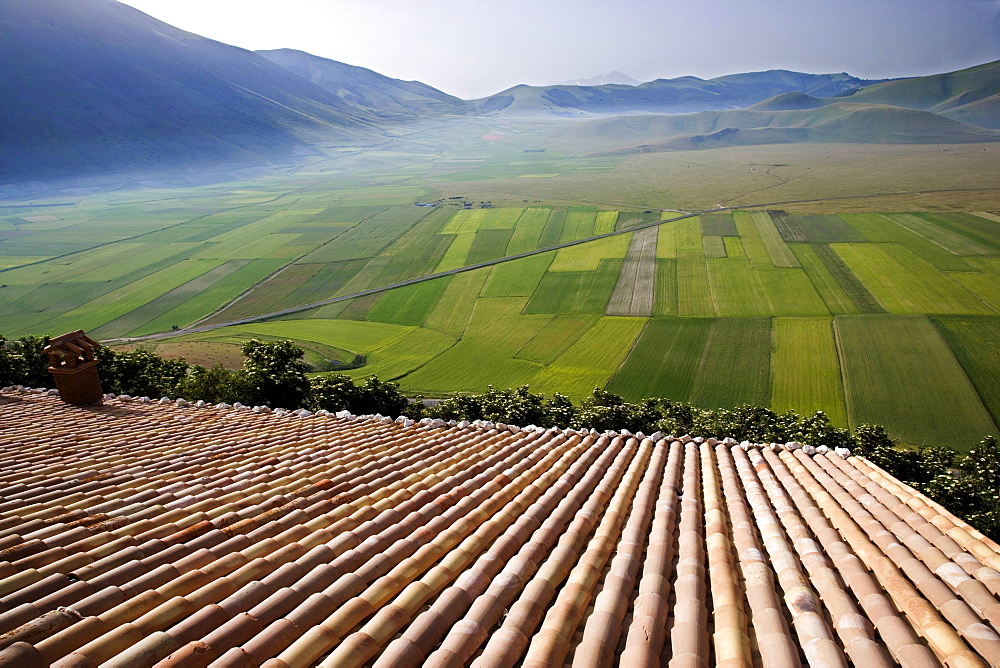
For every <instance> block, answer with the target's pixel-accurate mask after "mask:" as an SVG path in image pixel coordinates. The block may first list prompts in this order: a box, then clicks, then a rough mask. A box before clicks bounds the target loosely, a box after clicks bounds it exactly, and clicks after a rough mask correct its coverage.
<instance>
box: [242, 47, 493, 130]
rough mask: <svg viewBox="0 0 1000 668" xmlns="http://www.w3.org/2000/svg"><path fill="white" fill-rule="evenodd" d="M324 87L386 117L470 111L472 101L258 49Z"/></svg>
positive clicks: (288, 51)
mask: <svg viewBox="0 0 1000 668" xmlns="http://www.w3.org/2000/svg"><path fill="white" fill-rule="evenodd" d="M256 53H257V54H258V55H261V56H263V57H264V58H267V59H268V60H270V61H271V62H273V63H275V64H277V65H280V66H282V67H284V68H285V69H287V70H289V71H291V72H294V73H295V74H297V75H299V76H300V77H302V78H303V79H307V80H309V81H311V82H312V83H314V84H316V85H317V86H319V87H320V88H323V89H324V90H327V91H329V92H331V93H333V94H334V95H336V96H338V97H340V98H341V99H343V100H345V101H346V102H349V103H352V104H356V105H358V106H360V107H363V108H365V109H368V110H370V111H372V112H373V113H376V114H379V115H381V116H384V117H386V118H393V117H395V118H400V119H409V118H414V117H417V116H420V115H423V114H427V113H435V114H468V113H472V112H474V111H475V107H474V105H473V104H472V103H470V102H466V101H464V100H460V99H459V98H457V97H454V96H452V95H448V94H447V93H443V92H441V91H439V90H438V89H436V88H433V87H431V86H428V85H427V84H424V83H420V82H419V81H402V80H400V79H393V78H391V77H387V76H385V75H383V74H379V73H378V72H373V71H372V70H369V69H366V68H364V67H357V66H354V65H347V64H346V63H340V62H337V61H335V60H329V59H327V58H320V57H319V56H314V55H312V54H309V53H305V52H304V51H296V50H295V49H275V50H271V51H257V52H256Z"/></svg>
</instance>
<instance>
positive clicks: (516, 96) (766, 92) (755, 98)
mask: <svg viewBox="0 0 1000 668" xmlns="http://www.w3.org/2000/svg"><path fill="white" fill-rule="evenodd" d="M871 83H873V82H872V81H870V80H864V79H858V78H856V77H852V76H850V75H849V74H843V73H841V74H803V73H801V72H790V71H788V70H768V71H766V72H748V73H744V74H732V75H728V76H723V77H717V78H715V79H708V80H705V79H699V78H698V77H679V78H676V79H656V80H655V81H648V82H646V83H643V84H639V85H638V86H626V85H620V84H607V85H601V86H567V85H559V86H528V85H523V84H522V85H519V86H514V87H513V88H509V89H507V90H505V91H502V92H500V93H497V94H496V95H492V96H490V97H487V98H483V99H481V100H476V101H475V102H476V103H477V104H478V105H479V107H481V108H482V109H484V110H486V111H495V112H499V113H501V114H503V115H506V116H520V117H533V116H562V117H569V118H586V117H593V116H600V115H620V114H637V113H659V114H686V113H693V112H697V111H708V110H723V109H740V108H744V107H748V106H750V105H752V104H756V103H758V102H762V101H763V100H766V99H768V98H771V97H774V96H776V95H781V94H783V93H793V92H797V93H805V94H807V95H812V96H815V97H832V96H838V95H847V94H850V93H852V92H854V91H856V90H858V89H859V88H862V87H864V86H867V85H868V84H871Z"/></svg>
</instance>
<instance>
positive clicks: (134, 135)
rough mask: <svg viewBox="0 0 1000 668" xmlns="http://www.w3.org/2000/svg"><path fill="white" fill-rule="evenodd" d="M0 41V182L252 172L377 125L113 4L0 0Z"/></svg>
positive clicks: (286, 76)
mask: <svg viewBox="0 0 1000 668" xmlns="http://www.w3.org/2000/svg"><path fill="white" fill-rule="evenodd" d="M0 34H2V35H3V39H2V40H0V62H2V63H3V67H2V68H0V109H2V110H3V122H2V123H0V146H2V147H3V153H2V161H0V182H13V181H17V180H23V179H36V178H48V177H59V176H67V175H74V176H78V175H81V174H95V173H106V172H123V171H126V170H147V169H148V170H159V169H162V168H181V167H185V166H194V165H199V164H202V163H219V162H220V161H225V162H230V163H238V164H245V163H256V164H260V163H266V162H270V161H274V160H285V159H287V158H288V157H290V156H291V155H292V154H293V153H294V152H295V151H296V149H297V147H299V146H301V145H302V144H303V143H306V142H310V141H315V140H317V139H330V138H347V137H359V136H363V135H367V134H369V133H371V132H372V131H373V130H377V129H379V128H380V126H381V123H382V122H383V119H381V118H380V117H379V116H378V115H377V114H376V113H374V112H373V111H372V110H371V109H369V108H367V107H364V106H363V105H359V104H356V103H354V102H351V101H348V100H345V99H343V98H341V97H339V96H338V95H335V94H334V93H331V92H330V91H328V90H326V89H325V88H322V87H320V86H318V85H316V84H314V83H313V82H311V81H307V80H306V79H303V78H302V77H300V76H298V75H296V74H294V73H293V72H290V71H289V70H287V69H285V68H283V67H280V66H279V65H277V64H275V63H273V62H271V61H270V60H268V59H266V58H263V57H261V56H259V55H257V54H255V53H253V52H250V51H246V50H244V49H239V48H236V47H233V46H229V45H226V44H222V43H220V42H216V41H213V40H210V39H206V38H204V37H200V36H198V35H194V34H192V33H188V32H185V31H183V30H180V29H177V28H174V27H173V26H170V25H167V24H166V23H163V22H161V21H158V20H156V19H153V18H152V17H150V16H148V15H146V14H143V13H142V12H140V11H138V10H135V9H133V8H131V7H128V6H126V5H122V4H120V3H118V2H114V1H113V0H3V2H0Z"/></svg>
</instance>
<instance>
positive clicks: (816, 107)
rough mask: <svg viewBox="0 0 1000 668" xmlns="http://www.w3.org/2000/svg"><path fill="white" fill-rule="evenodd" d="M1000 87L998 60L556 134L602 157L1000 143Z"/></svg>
mask: <svg viewBox="0 0 1000 668" xmlns="http://www.w3.org/2000/svg"><path fill="white" fill-rule="evenodd" d="M998 90H1000V61H997V62H995V63H986V64H984V65H980V66H977V67H974V68H970V69H968V70H962V71H959V72H953V73H947V74H940V75H932V76H930V77H916V78H913V79H906V80H899V81H891V82H885V83H879V84H875V85H872V86H869V87H866V88H865V89H863V90H861V91H859V92H858V93H856V94H853V95H849V96H844V97H834V98H821V97H816V96H813V95H809V94H807V93H802V92H790V93H782V94H781V95H777V96H775V97H772V98H770V99H767V100H764V101H761V102H758V103H757V104H754V105H751V106H749V107H747V108H745V109H738V110H728V111H702V112H697V113H692V114H680V115H665V114H659V115H638V116H632V117H623V116H617V117H611V118H601V119H594V120H587V121H580V122H578V123H575V124H574V125H573V126H571V127H568V128H566V129H565V130H563V131H561V132H558V133H556V134H557V136H559V137H561V138H564V139H568V138H574V137H575V138H579V139H585V140H588V141H598V142H601V143H606V144H607V145H608V146H609V148H608V149H607V150H606V151H604V152H606V153H618V154H620V153H642V152H650V151H665V150H690V149H698V148H709V147H711V148H719V147H723V146H738V145H749V144H772V143H790V142H847V143H893V144H902V143H931V144H946V143H954V144H958V143H967V142H983V141H1000V131H998V129H1000V94H998V93H997V91H998ZM991 91H992V94H991ZM970 99H971V100H973V101H971V102H965V103H964V104H963V103H962V102H964V101H966V100H970Z"/></svg>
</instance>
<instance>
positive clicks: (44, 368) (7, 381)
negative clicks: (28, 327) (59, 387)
mask: <svg viewBox="0 0 1000 668" xmlns="http://www.w3.org/2000/svg"><path fill="white" fill-rule="evenodd" d="M47 345H49V337H47V336H22V337H21V338H20V339H17V340H16V341H8V340H7V339H5V338H4V337H3V336H0V387H4V386H7V385H24V386H26V387H53V386H54V385H55V383H54V382H53V380H52V374H50V373H49V360H48V358H47V357H46V356H45V354H44V353H42V350H43V349H44V348H45V346H47Z"/></svg>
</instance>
